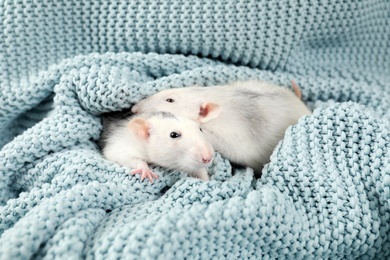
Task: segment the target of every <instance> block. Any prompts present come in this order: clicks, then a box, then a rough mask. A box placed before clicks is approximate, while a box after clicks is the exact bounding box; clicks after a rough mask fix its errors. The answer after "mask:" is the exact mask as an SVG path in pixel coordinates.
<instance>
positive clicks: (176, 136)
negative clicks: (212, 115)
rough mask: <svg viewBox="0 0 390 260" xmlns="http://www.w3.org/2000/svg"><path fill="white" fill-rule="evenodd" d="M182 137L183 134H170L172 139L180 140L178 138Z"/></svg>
mask: <svg viewBox="0 0 390 260" xmlns="http://www.w3.org/2000/svg"><path fill="white" fill-rule="evenodd" d="M180 136H181V134H178V133H176V132H172V133H171V134H170V137H171V138H178V137H180Z"/></svg>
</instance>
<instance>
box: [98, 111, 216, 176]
mask: <svg viewBox="0 0 390 260" xmlns="http://www.w3.org/2000/svg"><path fill="white" fill-rule="evenodd" d="M137 118H138V119H142V120H145V122H147V125H148V136H147V137H146V138H143V137H141V136H139V135H138V134H137V131H135V130H134V129H132V128H131V127H129V125H130V124H131V123H130V122H131V120H134V119H137ZM110 128H111V132H110V134H109V135H107V139H106V145H105V147H103V156H104V157H105V158H106V159H108V160H111V161H113V162H116V163H119V164H121V165H124V166H127V167H130V168H135V169H140V170H145V171H150V170H149V168H148V165H147V163H153V164H156V165H160V166H163V167H166V168H169V169H172V170H176V171H181V172H185V173H188V174H190V175H193V176H195V177H198V178H200V179H202V180H208V179H209V177H208V174H207V167H208V165H209V164H210V163H211V161H212V159H213V156H214V149H213V147H212V146H211V144H210V143H209V142H208V141H207V140H206V138H205V137H204V135H203V133H202V132H201V130H200V128H199V124H198V123H197V122H195V121H193V120H190V119H188V118H183V117H174V116H166V114H165V115H164V114H162V113H156V114H152V115H139V116H136V117H133V118H131V119H130V120H124V121H121V122H120V123H119V124H118V125H117V127H112V126H111V127H110ZM171 132H176V133H180V134H181V136H180V137H178V138H171V137H170V133H171ZM204 158H207V159H210V162H208V163H204V162H202V159H204Z"/></svg>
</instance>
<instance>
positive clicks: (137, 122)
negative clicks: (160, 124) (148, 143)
mask: <svg viewBox="0 0 390 260" xmlns="http://www.w3.org/2000/svg"><path fill="white" fill-rule="evenodd" d="M127 127H128V128H129V130H130V131H133V132H134V133H136V134H137V135H138V136H139V137H141V138H142V139H145V140H146V139H148V138H149V129H150V126H149V123H148V122H147V121H146V119H143V118H134V119H132V120H130V122H129V123H128V125H127Z"/></svg>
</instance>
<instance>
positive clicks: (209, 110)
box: [198, 103, 221, 123]
mask: <svg viewBox="0 0 390 260" xmlns="http://www.w3.org/2000/svg"><path fill="white" fill-rule="evenodd" d="M220 113H221V107H220V106H219V105H218V104H215V103H202V104H201V105H200V110H199V117H198V121H199V122H201V123H206V122H208V121H210V120H212V119H214V118H217V117H218V116H219V114H220Z"/></svg>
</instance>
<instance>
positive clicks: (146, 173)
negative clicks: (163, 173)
mask: <svg viewBox="0 0 390 260" xmlns="http://www.w3.org/2000/svg"><path fill="white" fill-rule="evenodd" d="M130 173H131V174H132V175H135V174H141V181H143V180H144V179H145V178H147V179H148V180H149V181H150V182H151V183H153V178H155V179H158V175H157V174H155V173H154V172H152V171H151V170H150V169H149V168H144V169H141V168H139V169H134V170H132V171H131V172H130Z"/></svg>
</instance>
